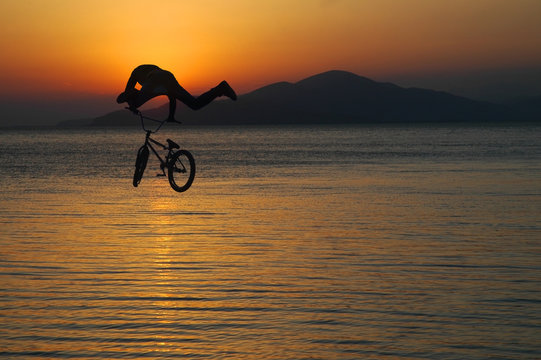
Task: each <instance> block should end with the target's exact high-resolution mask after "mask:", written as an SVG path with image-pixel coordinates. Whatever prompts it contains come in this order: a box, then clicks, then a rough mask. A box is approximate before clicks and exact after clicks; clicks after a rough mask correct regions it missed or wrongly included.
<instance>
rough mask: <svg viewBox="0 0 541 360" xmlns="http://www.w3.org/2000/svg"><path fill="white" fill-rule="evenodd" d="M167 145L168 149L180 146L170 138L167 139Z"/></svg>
mask: <svg viewBox="0 0 541 360" xmlns="http://www.w3.org/2000/svg"><path fill="white" fill-rule="evenodd" d="M167 145H168V146H169V149H180V146H179V145H178V144H177V143H176V142H174V141H173V140H171V139H167Z"/></svg>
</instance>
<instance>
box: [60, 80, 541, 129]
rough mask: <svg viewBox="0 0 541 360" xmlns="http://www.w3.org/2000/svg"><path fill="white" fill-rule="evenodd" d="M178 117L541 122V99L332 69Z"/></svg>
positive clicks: (108, 122) (112, 119)
mask: <svg viewBox="0 0 541 360" xmlns="http://www.w3.org/2000/svg"><path fill="white" fill-rule="evenodd" d="M167 106H168V105H167V104H166V105H164V106H161V107H158V108H155V109H151V110H148V111H146V112H145V115H147V116H149V117H153V118H158V119H162V118H165V117H166V115H167ZM176 118H177V119H178V120H180V121H182V123H183V124H187V125H283V124H362V123H413V122H479V121H488V122H492V121H510V122H515V121H535V122H538V121H540V120H541V96H539V97H534V98H528V99H523V100H520V101H516V102H514V103H511V104H495V103H490V102H483V101H476V100H472V99H468V98H465V97H461V96H455V95H452V94H449V93H446V92H441V91H434V90H428V89H420V88H403V87H400V86H397V85H394V84H391V83H382V82H377V81H373V80H371V79H368V78H366V77H362V76H359V75H356V74H353V73H350V72H347V71H339V70H333V71H328V72H324V73H321V74H318V75H314V76H311V77H309V78H306V79H304V80H301V81H299V82H297V83H289V82H279V83H275V84H271V85H268V86H264V87H262V88H259V89H257V90H255V91H252V92H250V93H247V94H244V95H240V96H239V98H238V101H236V102H231V101H215V102H213V103H211V104H210V105H208V106H207V107H205V108H203V109H201V110H198V111H193V110H191V109H189V108H187V107H186V106H182V104H180V103H179V107H178V108H177V114H176ZM58 126H61V127H68V126H139V121H138V119H137V117H135V116H134V115H133V114H131V113H130V112H129V111H127V110H118V111H114V112H111V113H108V114H105V115H103V116H100V117H97V118H93V119H83V120H68V121H63V122H61V123H59V124H58Z"/></svg>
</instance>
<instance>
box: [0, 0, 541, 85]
mask: <svg viewBox="0 0 541 360" xmlns="http://www.w3.org/2000/svg"><path fill="white" fill-rule="evenodd" d="M540 19H541V1H539V0H513V1H509V0H453V1H435V0H408V1H401V0H378V1H375V0H374V1H372V0H370V1H368V0H336V1H332V0H294V1H292V0H269V1H253V0H228V1H223V0H201V1H180V0H178V1H177V0H170V1H167V0H154V1H151V2H149V1H135V0H130V1H120V0H116V1H110V0H92V1H71V0H47V1H45V0H25V1H21V0H2V2H1V3H0V33H1V37H0V45H1V47H2V53H3V55H2V56H1V57H0V64H1V66H0V72H1V73H0V76H1V81H2V84H3V86H2V92H3V94H5V93H6V92H9V93H12V94H13V92H15V93H29V92H30V93H35V92H37V93H40V92H45V93H57V92H60V93H66V92H69V93H80V92H83V93H96V94H109V93H112V94H113V93H117V92H118V91H119V90H121V89H122V88H123V86H124V83H125V81H126V80H127V77H128V75H129V73H130V71H131V69H132V68H133V67H135V66H136V65H138V64H141V63H154V64H157V65H159V66H161V67H162V68H165V69H168V70H170V71H172V72H173V73H174V74H175V75H176V76H177V79H178V80H179V82H180V83H181V85H183V86H184V87H186V88H187V89H188V90H191V91H195V92H197V91H201V90H204V89H206V88H208V87H210V86H214V85H215V84H216V83H217V82H218V81H220V80H222V79H227V80H229V81H230V83H232V84H233V85H234V86H235V87H236V88H237V89H238V90H239V92H240V93H242V92H245V91H248V90H253V89H255V88H257V87H258V86H261V85H265V84H267V83H269V82H272V81H281V80H290V81H295V80H300V79H301V78H303V77H305V76H309V75H312V74H314V73H316V72H321V71H325V70H330V69H344V70H349V71H353V72H356V73H358V74H361V75H365V76H370V77H375V78H377V77H388V76H389V75H392V74H403V73H408V72H410V73H412V72H423V71H429V72H436V71H440V70H441V71H448V70H453V69H475V68H485V67H488V68H494V67H509V66H516V67H520V66H531V65H536V64H541V20H540Z"/></svg>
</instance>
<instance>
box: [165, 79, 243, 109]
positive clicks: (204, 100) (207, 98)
mask: <svg viewBox="0 0 541 360" xmlns="http://www.w3.org/2000/svg"><path fill="white" fill-rule="evenodd" d="M224 95H226V96H228V97H230V98H231V99H233V100H236V99H237V95H236V94H235V92H234V91H233V89H232V88H231V87H230V86H229V84H228V83H227V82H225V81H222V82H221V83H220V84H219V85H218V86H216V87H214V88H212V89H210V90H209V91H207V92H206V93H204V94H201V95H199V96H198V97H194V96H192V95H191V94H190V93H189V92H188V91H186V90H185V89H184V88H183V87H182V86H180V85H178V87H177V89H176V91H175V96H176V98H177V99H179V100H180V101H182V102H183V103H184V104H186V105H188V107H189V108H190V109H193V110H199V109H201V108H202V107H204V106H206V105H208V104H209V103H210V102H212V101H213V100H214V99H216V98H217V97H219V96H224Z"/></svg>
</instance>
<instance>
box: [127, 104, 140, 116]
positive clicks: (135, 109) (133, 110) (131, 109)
mask: <svg viewBox="0 0 541 360" xmlns="http://www.w3.org/2000/svg"><path fill="white" fill-rule="evenodd" d="M126 109H128V110H130V111H131V112H132V113H134V114H135V115H139V114H141V112H140V111H139V110H137V108H134V107H131V106H129V107H126Z"/></svg>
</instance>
